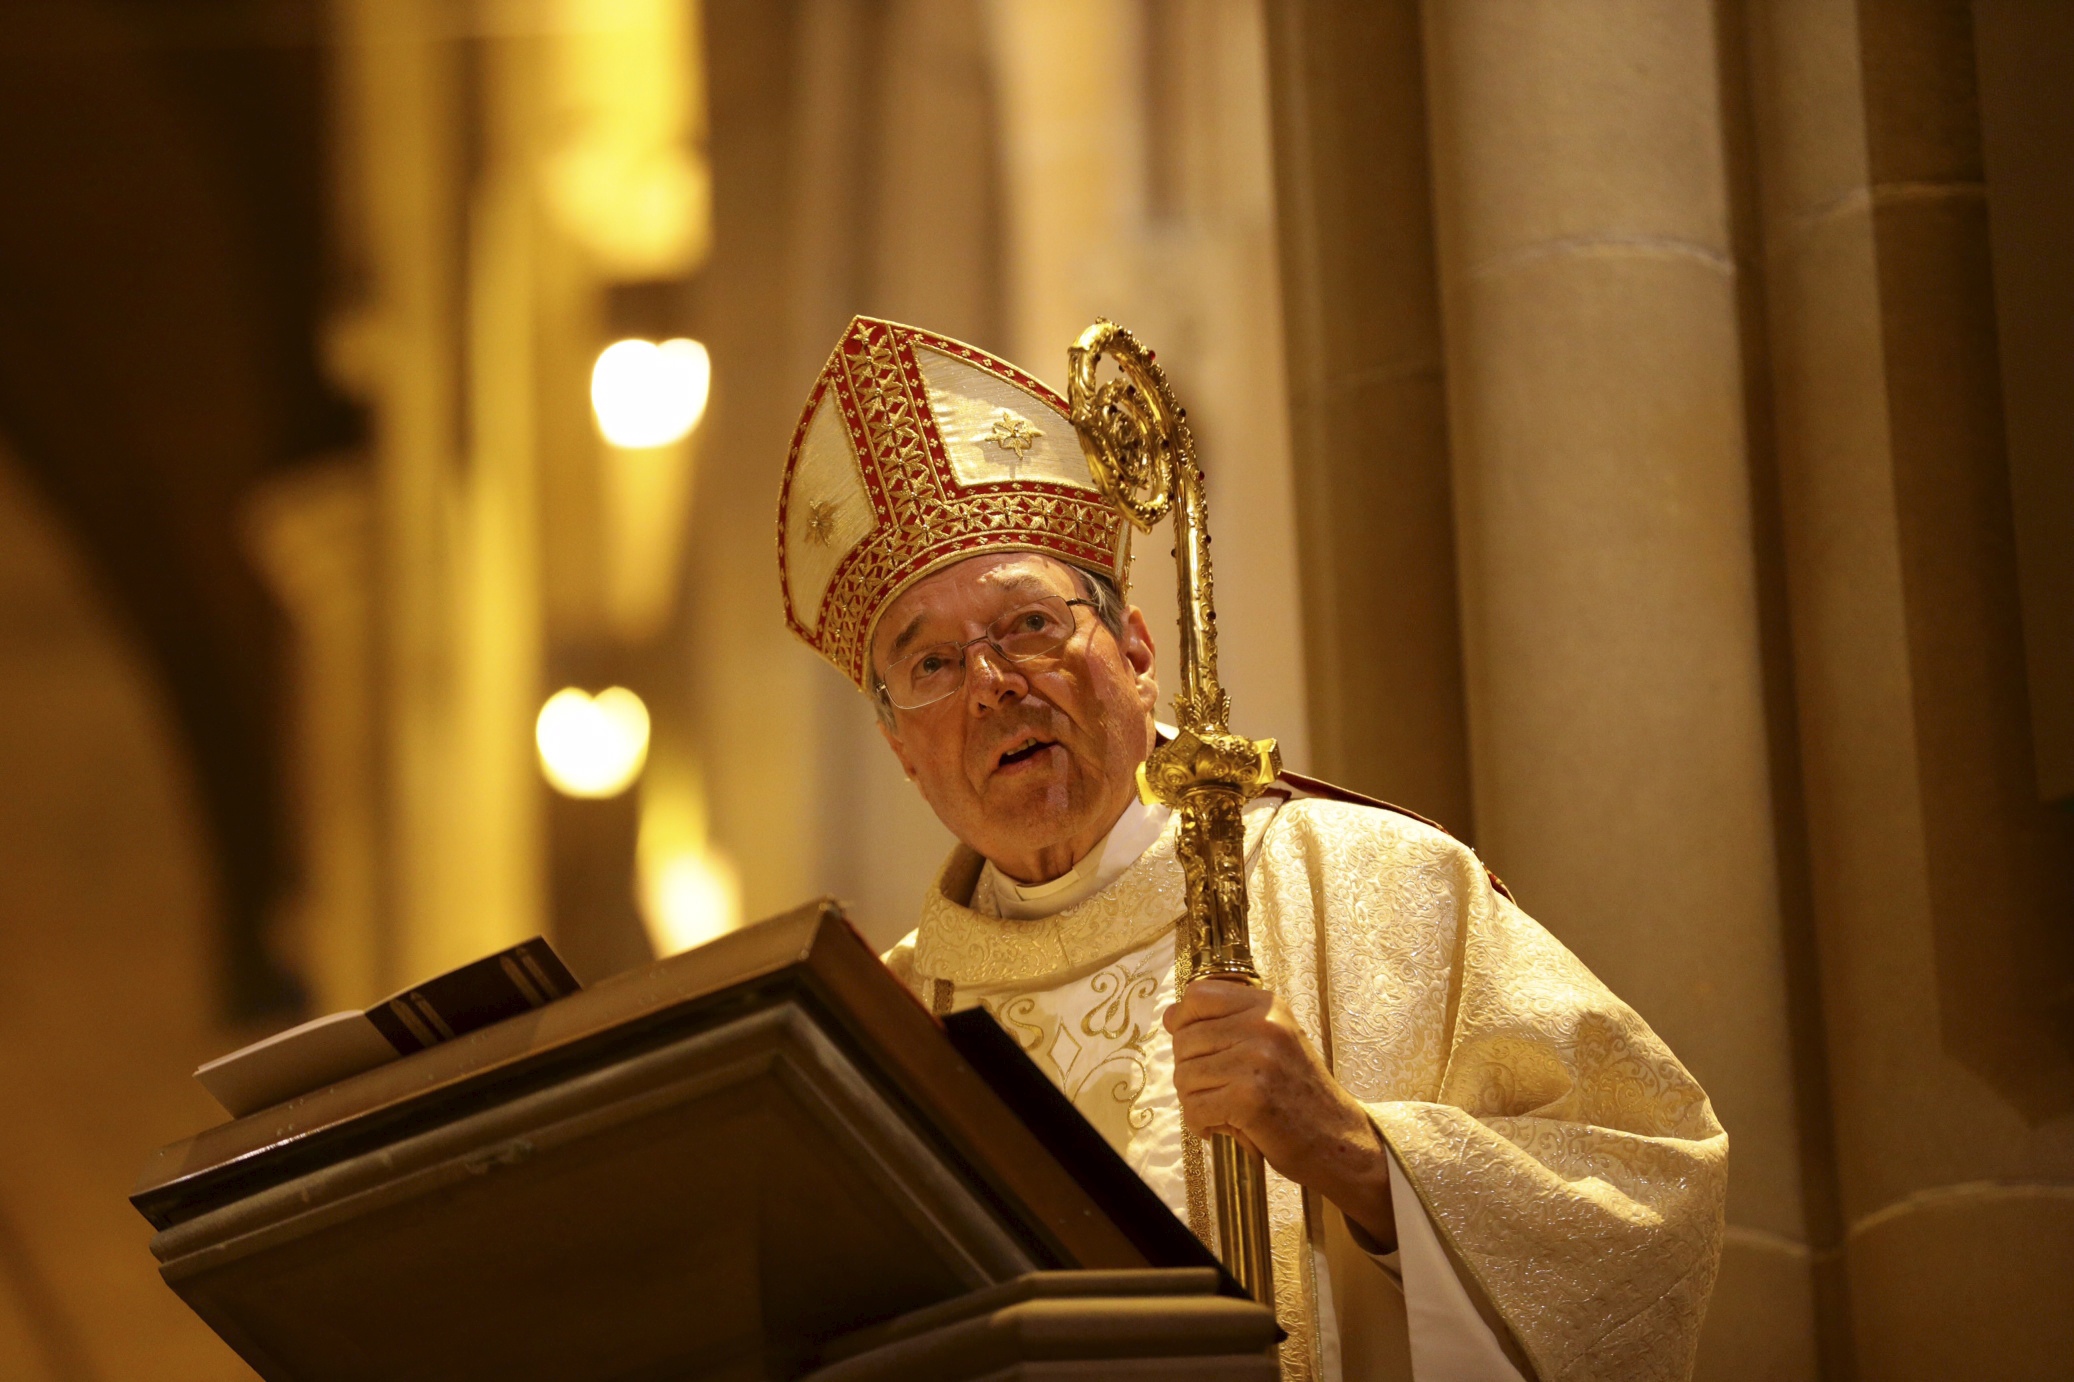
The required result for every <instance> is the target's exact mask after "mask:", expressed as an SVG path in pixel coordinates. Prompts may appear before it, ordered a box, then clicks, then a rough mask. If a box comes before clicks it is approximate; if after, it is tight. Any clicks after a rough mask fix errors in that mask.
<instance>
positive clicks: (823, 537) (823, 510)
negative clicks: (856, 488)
mask: <svg viewBox="0 0 2074 1382" xmlns="http://www.w3.org/2000/svg"><path fill="white" fill-rule="evenodd" d="M807 541H809V542H811V543H813V544H814V545H815V546H816V547H826V546H827V545H828V544H829V543H831V542H833V541H835V502H834V501H833V500H830V499H816V500H815V501H814V502H813V503H812V504H811V505H809V506H808V508H807Z"/></svg>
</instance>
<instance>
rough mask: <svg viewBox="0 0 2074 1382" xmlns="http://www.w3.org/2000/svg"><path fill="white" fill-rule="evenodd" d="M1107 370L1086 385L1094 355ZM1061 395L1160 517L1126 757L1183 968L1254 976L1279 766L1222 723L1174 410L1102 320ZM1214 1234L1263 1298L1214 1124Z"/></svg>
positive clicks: (1261, 1271)
mask: <svg viewBox="0 0 2074 1382" xmlns="http://www.w3.org/2000/svg"><path fill="white" fill-rule="evenodd" d="M1105 355H1106V356H1108V357H1109V358H1110V359H1111V360H1113V361H1114V362H1115V365H1116V369H1117V374H1118V377H1117V378H1114V379H1111V380H1109V381H1107V382H1106V383H1100V384H1098V383H1097V382H1096V373H1097V371H1098V369H1099V368H1100V366H1101V362H1102V358H1103V357H1104V356H1105ZM1066 360H1067V370H1068V384H1067V395H1066V396H1067V401H1068V403H1069V405H1070V406H1071V409H1072V415H1073V427H1074V430H1075V431H1077V432H1078V433H1079V434H1080V446H1081V449H1082V450H1083V451H1085V452H1086V453H1087V459H1088V465H1089V467H1090V468H1091V469H1092V470H1093V471H1094V476H1095V483H1096V484H1098V485H1100V486H1101V487H1102V493H1103V495H1104V496H1105V497H1107V498H1108V500H1109V501H1110V502H1111V503H1113V504H1115V505H1116V507H1117V509H1118V510H1119V511H1120V512H1121V513H1122V514H1123V516H1124V517H1125V518H1127V519H1129V520H1130V522H1131V525H1132V526H1133V527H1135V528H1137V529H1139V530H1140V531H1141V532H1146V533H1149V532H1151V531H1152V529H1153V527H1154V525H1156V524H1157V523H1159V521H1160V520H1161V519H1163V518H1165V517H1167V516H1168V515H1169V514H1170V513H1171V514H1172V515H1173V519H1174V572H1175V577H1176V579H1177V581H1178V582H1179V587H1180V599H1179V601H1178V602H1177V603H1178V604H1179V606H1180V625H1181V630H1180V632H1181V689H1180V690H1179V691H1178V692H1177V693H1176V694H1175V696H1174V710H1175V715H1176V718H1177V719H1178V720H1179V722H1180V727H1181V732H1180V734H1178V735H1177V736H1175V738H1173V739H1172V740H1170V741H1168V742H1167V743H1164V744H1161V745H1159V746H1157V747H1156V748H1154V749H1153V750H1152V752H1151V754H1150V755H1148V756H1147V757H1146V760H1145V762H1144V763H1143V764H1141V765H1140V766H1139V768H1138V794H1139V796H1141V797H1142V798H1143V799H1144V800H1145V801H1147V802H1148V803H1149V802H1155V801H1157V802H1164V803H1166V804H1167V805H1168V806H1171V807H1173V808H1174V809H1175V810H1177V811H1179V812H1180V813H1181V835H1180V840H1179V852H1180V856H1181V870H1182V875H1183V877H1184V879H1185V880H1186V884H1187V893H1188V919H1187V924H1188V931H1187V936H1186V940H1187V950H1186V952H1185V953H1186V955H1187V957H1188V973H1189V977H1190V979H1227V980H1231V981H1234V982H1238V983H1244V984H1253V985H1258V984H1259V983H1260V972H1259V971H1258V970H1257V969H1255V968H1254V965H1253V951H1252V947H1251V946H1250V945H1249V943H1248V940H1247V932H1246V833H1245V824H1244V822H1243V821H1242V820H1241V818H1240V811H1241V809H1242V808H1243V807H1244V806H1245V804H1246V802H1247V801H1249V800H1250V799H1252V798H1253V797H1255V796H1257V795H1259V793H1260V791H1261V789H1262V788H1264V787H1266V786H1267V784H1268V783H1270V782H1272V781H1273V780H1274V778H1275V775H1276V774H1277V773H1279V772H1280V771H1281V769H1282V760H1281V755H1280V754H1279V753H1278V752H1277V751H1276V749H1275V741H1274V740H1272V739H1262V740H1259V741H1255V740H1251V739H1246V738H1242V737H1241V736H1239V735H1236V734H1233V733H1232V732H1231V729H1230V724H1229V722H1230V719H1231V698H1230V697H1229V696H1227V695H1225V693H1224V690H1223V688H1222V687H1221V686H1219V685H1218V683H1217V611H1216V609H1215V608H1214V605H1213V602H1212V598H1211V581H1210V531H1209V514H1208V510H1207V508H1206V506H1205V504H1204V500H1203V476H1202V471H1201V470H1200V469H1198V468H1197V466H1196V460H1195V441H1194V439H1193V438H1192V437H1191V436H1190V435H1189V432H1188V420H1187V415H1186V414H1185V413H1183V412H1182V410H1181V408H1180V407H1179V406H1178V405H1177V404H1176V403H1175V401H1174V393H1173V390H1172V389H1171V388H1170V387H1168V385H1167V377H1166V373H1165V371H1163V370H1161V369H1160V367H1159V365H1158V364H1157V363H1155V362H1154V360H1153V356H1152V352H1151V351H1148V350H1146V349H1145V348H1144V347H1143V346H1142V345H1140V344H1139V343H1138V339H1137V338H1136V337H1135V336H1133V335H1131V333H1130V332H1128V331H1126V330H1125V329H1124V328H1122V327H1120V326H1118V325H1116V324H1115V323H1114V322H1109V321H1098V322H1096V323H1095V324H1094V325H1093V326H1090V327H1089V328H1088V329H1087V330H1086V331H1083V332H1082V333H1081V335H1080V339H1079V340H1078V341H1076V342H1075V343H1074V344H1073V347H1072V348H1071V349H1070V350H1068V351H1067V353H1066ZM1210 1157H1211V1168H1212V1180H1213V1183H1214V1184H1215V1186H1216V1195H1217V1229H1218V1241H1219V1243H1220V1244H1221V1245H1222V1249H1223V1253H1222V1255H1223V1258H1224V1264H1225V1266H1226V1267H1227V1268H1228V1269H1229V1270H1230V1272H1231V1274H1232V1276H1233V1277H1235V1278H1236V1279H1237V1280H1238V1282H1239V1284H1240V1285H1241V1286H1243V1287H1245V1288H1246V1290H1247V1291H1248V1292H1249V1293H1250V1294H1251V1295H1252V1297H1253V1298H1254V1299H1255V1300H1257V1301H1259V1302H1261V1303H1262V1304H1264V1305H1266V1306H1268V1307H1269V1308H1270V1309H1272V1308H1273V1307H1274V1299H1275V1290H1274V1262H1273V1257H1272V1253H1271V1248H1270V1242H1269V1236H1268V1219H1267V1171H1266V1168H1265V1167H1264V1166H1263V1165H1262V1163H1261V1159H1260V1154H1259V1153H1258V1152H1252V1151H1248V1150H1247V1149H1246V1148H1244V1147H1242V1146H1241V1145H1240V1144H1239V1142H1238V1141H1237V1139H1235V1138H1233V1137H1231V1136H1229V1135H1228V1134H1222V1133H1220V1134H1217V1135H1215V1136H1213V1137H1212V1138H1211V1139H1210Z"/></svg>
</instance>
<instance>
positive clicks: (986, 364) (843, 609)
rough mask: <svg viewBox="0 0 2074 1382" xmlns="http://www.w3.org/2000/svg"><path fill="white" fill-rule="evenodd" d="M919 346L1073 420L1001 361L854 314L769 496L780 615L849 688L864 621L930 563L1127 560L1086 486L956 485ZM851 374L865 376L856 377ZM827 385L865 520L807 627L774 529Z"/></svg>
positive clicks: (1119, 569) (784, 522) (781, 537)
mask: <svg viewBox="0 0 2074 1382" xmlns="http://www.w3.org/2000/svg"><path fill="white" fill-rule="evenodd" d="M917 345H921V346H926V347H928V348H930V349H933V350H937V351H940V352H941V353H943V354H945V355H948V356H950V357H952V358H954V359H957V360H960V361H963V362H965V363H966V364H969V365H972V366H975V367H976V368H979V369H981V370H984V371H985V372H987V373H989V374H992V375H994V376H995V377H997V378H999V379H1002V380H1005V381H1007V382H1009V383H1011V384H1013V385H1015V386H1016V387H1018V388H1020V389H1022V390H1024V391H1026V392H1028V393H1029V394H1031V395H1032V396H1033V397H1035V398H1036V399H1037V400H1038V401H1039V402H1040V403H1043V404H1045V405H1046V406H1048V407H1050V408H1051V410H1052V411H1053V413H1054V414H1055V415H1056V416H1057V417H1058V420H1059V421H1060V422H1062V423H1064V424H1065V425H1067V426H1068V427H1070V426H1071V425H1072V424H1071V420H1070V418H1069V416H1068V410H1067V406H1066V401H1065V400H1064V399H1063V398H1061V397H1060V396H1059V395H1058V394H1057V393H1056V392H1055V391H1054V390H1052V389H1050V388H1049V387H1047V386H1046V385H1045V384H1044V383H1043V382H1042V381H1041V380H1038V379H1035V378H1033V377H1031V376H1030V375H1028V374H1026V373H1025V372H1023V371H1022V370H1020V369H1017V368H1016V367H1015V366H1014V365H1011V364H1009V363H1008V362H1007V361H1005V360H1001V359H998V358H996V357H995V356H992V355H989V354H988V353H987V352H985V351H983V350H980V349H978V348H977V347H974V346H970V345H967V344H965V343H964V342H962V341H956V340H952V339H951V338H949V337H947V336H941V335H938V334H936V333H934V332H930V331H922V330H919V329H917V328H915V327H910V326H902V325H900V324H899V323H896V322H888V321H881V320H878V319H876V318H871V317H857V318H854V319H852V321H851V322H850V325H849V327H848V328H847V329H846V330H845V331H844V332H843V336H842V339H841V340H839V341H838V342H837V343H836V347H835V349H834V350H833V351H832V352H831V353H830V355H829V358H828V362H827V364H825V365H824V366H823V367H822V370H821V374H820V376H819V377H818V378H817V379H816V380H815V383H814V388H813V391H812V392H811V393H810V394H809V396H808V398H807V404H806V407H805V409H804V410H803V411H802V412H801V414H800V420H799V424H798V426H797V427H795V428H794V430H793V437H792V446H791V450H790V452H789V454H788V455H787V457H786V462H785V475H784V480H783V484H782V489H781V492H780V495H779V504H778V548H779V580H780V582H781V585H782V596H783V601H784V605H785V620H786V623H787V624H788V625H789V626H790V627H791V629H792V631H793V632H794V633H795V634H797V635H798V636H799V637H800V638H801V639H803V640H804V641H805V642H807V643H808V644H809V645H810V646H811V647H813V648H814V650H815V651H816V652H818V653H820V654H821V655H822V656H823V657H825V658H827V659H828V660H829V661H830V662H832V663H834V664H835V665H836V666H837V667H838V668H840V669H842V670H843V671H844V672H845V673H846V674H847V675H848V676H849V677H850V679H851V680H852V681H853V682H855V683H857V685H858V686H859V687H860V688H863V687H864V686H865V682H866V678H865V672H864V669H865V665H866V662H867V660H868V659H867V648H866V640H867V637H868V635H869V632H870V630H871V627H872V625H873V624H874V623H875V622H876V620H877V618H878V616H879V615H880V613H881V612H883V610H884V609H885V606H886V605H887V604H889V603H890V602H891V601H892V600H894V599H895V598H897V597H898V595H899V593H900V591H902V590H903V589H905V588H906V587H907V586H908V585H910V584H912V583H913V582H914V581H915V580H917V579H919V578H920V577H922V576H924V575H926V574H928V572H930V571H931V570H934V569H936V568H937V567H940V566H944V565H948V564H949V563H951V562H953V561H960V560H963V559H965V558H967V557H973V556H981V555H985V554H987V553H990V552H1000V551H1035V552H1044V553H1047V554H1049V555H1052V556H1056V557H1059V558H1060V559H1062V560H1065V561H1069V562H1071V563H1073V564H1074V565H1077V566H1084V567H1087V568H1090V569H1092V570H1095V571H1100V572H1103V573H1106V574H1108V575H1109V576H1111V577H1112V578H1113V579H1115V580H1117V581H1118V582H1119V584H1120V583H1121V582H1122V581H1123V580H1124V578H1125V570H1124V568H1125V567H1126V566H1127V562H1128V559H1127V557H1126V555H1125V554H1126V553H1127V552H1128V550H1129V548H1128V545H1127V543H1126V541H1125V539H1126V536H1127V534H1126V532H1125V520H1124V519H1123V517H1122V515H1121V514H1119V513H1117V511H1116V510H1115V509H1114V508H1113V507H1112V506H1111V505H1110V504H1109V503H1108V502H1107V501H1106V500H1104V499H1103V498H1102V497H1101V495H1099V494H1098V493H1095V492H1094V491H1092V490H1085V489H1080V488H1076V487H1074V486H1071V485H1061V484H1056V483H1051V482H1047V481H1037V480H997V481H989V482H987V483H985V484H978V485H963V484H961V483H959V481H958V478H957V472H956V470H955V468H954V467H953V466H952V464H951V460H950V456H949V452H948V450H947V449H946V448H945V446H944V441H943V437H942V434H941V432H940V431H939V429H938V427H937V423H936V415H935V412H934V410H933V409H932V408H931V407H930V406H929V394H928V388H927V385H926V384H925V383H924V381H923V377H922V373H921V365H920V362H919V361H918V360H917V358H916V356H915V347H916V346H917ZM888 365H890V369H888V368H885V366H888ZM860 373H862V374H865V375H867V376H870V377H868V378H866V379H865V380H863V381H862V384H861V385H860V380H859V377H858V376H859V374H860ZM831 386H833V388H834V389H835V394H836V403H837V406H839V407H840V408H841V409H842V415H843V422H844V425H845V427H846V429H847V430H848V432H849V439H850V445H851V450H852V455H853V457H854V458H855V459H856V460H857V463H858V469H859V471H860V473H861V474H862V476H863V479H864V484H865V487H866V491H867V494H868V495H869V498H870V500H871V505H872V511H873V516H874V521H873V526H872V529H871V531H870V532H868V533H867V534H866V535H865V536H864V537H863V538H862V539H860V540H859V541H858V542H857V544H856V545H855V546H853V547H852V548H851V549H850V550H849V551H848V552H846V553H844V554H843V556H842V558H841V559H840V560H839V561H838V562H837V563H836V567H835V570H834V571H833V572H831V573H830V576H829V581H828V586H827V588H826V590H825V591H824V592H823V595H822V602H821V608H820V610H819V611H818V613H819V616H820V617H819V620H818V622H817V632H816V633H814V634H809V633H808V632H807V630H806V628H805V626H804V624H803V623H802V622H801V621H800V618H799V615H798V612H797V610H796V608H795V607H794V605H793V602H792V586H791V574H790V571H789V569H788V567H787V564H786V557H785V537H786V533H787V531H788V528H789V523H788V516H789V510H790V505H791V494H792V484H793V479H794V475H795V472H796V471H797V469H798V465H799V457H800V452H801V450H802V448H803V446H804V445H805V441H806V434H807V429H808V427H809V425H810V424H811V423H812V421H813V416H814V412H815V410H816V409H817V408H818V407H820V406H821V404H822V402H823V401H824V398H825V396H826V394H827V391H828V389H829V388H830V387H831ZM917 442H918V443H919V447H916V445H915V443H917ZM917 462H919V463H920V464H919V468H917V464H916V463H917ZM990 510H992V511H994V512H989V511H990ZM867 567H869V568H871V569H866V568H867Z"/></svg>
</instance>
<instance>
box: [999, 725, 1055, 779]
mask: <svg viewBox="0 0 2074 1382" xmlns="http://www.w3.org/2000/svg"><path fill="white" fill-rule="evenodd" d="M1057 742H1058V741H1057V740H1056V739H1046V738H1045V737H1044V736H1043V735H1040V734H1025V735H1021V736H1019V737H1018V738H1015V739H1012V740H1010V741H1009V742H1008V744H1007V745H1006V746H1004V747H1003V749H1002V750H1001V751H1000V752H999V753H997V754H996V755H995V756H994V771H995V772H997V773H998V772H1000V771H1002V770H1003V769H1005V768H1013V767H1015V766H1016V765H1018V764H1021V763H1028V762H1029V761H1030V760H1031V759H1033V758H1035V757H1037V755H1038V754H1040V753H1043V752H1044V751H1045V750H1046V749H1048V748H1051V747H1052V746H1053V745H1054V744H1056V743H1057Z"/></svg>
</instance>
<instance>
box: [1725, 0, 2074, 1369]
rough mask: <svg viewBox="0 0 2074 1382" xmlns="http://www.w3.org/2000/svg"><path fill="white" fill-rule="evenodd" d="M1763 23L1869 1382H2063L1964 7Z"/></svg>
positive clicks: (1836, 1047)
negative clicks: (1959, 1380)
mask: <svg viewBox="0 0 2074 1382" xmlns="http://www.w3.org/2000/svg"><path fill="white" fill-rule="evenodd" d="M1751 8H1752V14H1753V20H1754V22H1753V26H1752V54H1753V63H1752V66H1753V71H1754V74H1755V82H1754V93H1755V96H1756V101H1755V106H1756V111H1757V116H1758V120H1757V125H1758V134H1759V139H1758V152H1759V159H1760V164H1761V167H1762V171H1763V178H1762V181H1763V186H1764V203H1765V205H1764V236H1765V244H1766V250H1767V258H1768V261H1769V292H1768V296H1769V301H1770V304H1771V327H1772V330H1771V334H1772V347H1771V353H1772V359H1773V362H1774V374H1775V387H1776V394H1777V399H1778V419H1779V457H1780V474H1781V482H1782V484H1781V490H1782V495H1781V497H1782V505H1783V512H1784V517H1785V538H1786V544H1785V546H1786V559H1787V574H1788V580H1789V588H1790V593H1791V598H1792V623H1793V641H1794V659H1795V677H1796V681H1797V686H1798V693H1799V703H1800V737H1801V743H1802V747H1803V755H1804V762H1805V773H1806V800H1807V809H1808V825H1809V838H1810V844H1811V854H1812V862H1813V865H1814V868H1813V876H1814V882H1815V892H1814V906H1815V916H1816V921H1817V925H1818V928H1819V938H1820V946H1821V964H1822V971H1823V981H1824V1014H1825V1022H1826V1026H1827V1031H1828V1037H1829V1053H1830V1063H1831V1068H1832V1071H1833V1074H1834V1085H1835V1118H1836V1139H1837V1156H1838V1179H1839V1182H1840V1189H1841V1195H1842V1209H1843V1214H1844V1217H1845V1220H1846V1223H1847V1225H1848V1237H1847V1261H1848V1264H1849V1272H1850V1292H1851V1305H1852V1311H1853V1317H1854V1322H1855V1331H1854V1333H1855V1340H1854V1342H1855V1347H1856V1352H1857V1356H1858V1363H1859V1371H1860V1373H1861V1374H1862V1375H1863V1376H1866V1377H1876V1378H1881V1379H1897V1382H1900V1380H1905V1379H1914V1378H1923V1379H1929V1378H1944V1377H1956V1376H1992V1377H1997V1378H2041V1379H2042V1378H2046V1377H2061V1376H2065V1375H2066V1367H2067V1360H2068V1359H2069V1358H2070V1357H2074V1311H2070V1310H2069V1309H2068V1308H2067V1302H2068V1301H2069V1300H2070V1299H2074V1024H2070V1022H2069V1005H2068V995H2069V994H2070V993H2074V982H2070V981H2074V956H2070V955H2069V953H2068V947H2069V944H2070V942H2074V925H2070V920H2074V820H2070V819H2069V818H2067V817H2066V816H2065V815H2062V814H2056V813H2054V812H2052V811H2051V810H2050V809H2049V808H2046V807H2043V806H2041V805H2040V804H2039V803H2038V801H2037V797H2036V788H2035V781H2034V771H2033V763H2032V759H2031V745H2030V730H2029V716H2028V707H2027V704H2026V692H2025V684H2024V682H2025V678H2024V667H2023V651H2022V635H2021V630H2020V628H2019V625H2018V601H2017V597H2016V586H2017V582H2016V567H2015V539H2014V533H2013V523H2012V517H2011V507H2010V496H2009V488H2008V480H2009V477H2008V470H2007V466H2006V463H2005V459H2004V447H2003V435H2002V415H2001V408H2000V402H1999V397H1998V378H1997V372H1996V343H1995V319H1994V311H1993V295H1992V291H1991V287H1990V272H1989V257H1988V242H1987V213H1988V211H1989V209H1990V208H1988V206H1987V205H1986V203H1985V199H1984V196H1983V189H1982V184H1981V168H1980V134H1979V124H1978V102H1977V99H1976V95H1975V90H1974V69H1973V61H1974V59H1973V52H1972V36H1971V32H1970V25H1969V22H1968V11H1967V8H1966V7H1965V6H1962V5H1957V4H1944V5H1934V4H1864V3H1853V0H1768V2H1767V3H1763V4H1757V5H1753V6H1752V7H1751Z"/></svg>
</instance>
